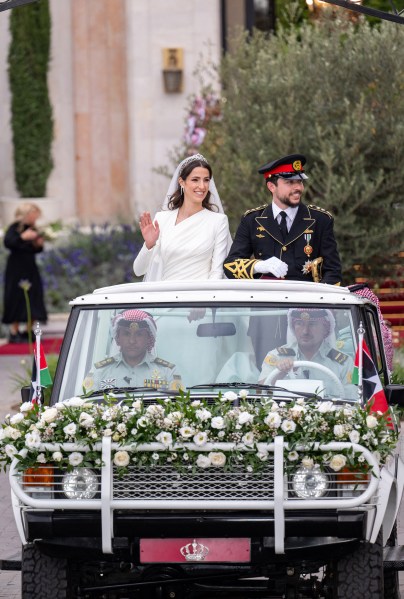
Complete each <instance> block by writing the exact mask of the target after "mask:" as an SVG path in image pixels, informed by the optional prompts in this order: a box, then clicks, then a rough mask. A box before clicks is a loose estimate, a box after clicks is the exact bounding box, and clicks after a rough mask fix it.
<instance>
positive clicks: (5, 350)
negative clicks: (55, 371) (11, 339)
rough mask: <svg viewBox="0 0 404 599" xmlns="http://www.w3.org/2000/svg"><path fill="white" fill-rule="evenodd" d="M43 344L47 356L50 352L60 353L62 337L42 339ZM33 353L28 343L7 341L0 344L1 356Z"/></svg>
mask: <svg viewBox="0 0 404 599" xmlns="http://www.w3.org/2000/svg"><path fill="white" fill-rule="evenodd" d="M34 342H35V341H34ZM41 344H42V347H43V350H44V352H45V356H46V355H49V354H58V353H59V351H60V346H61V345H62V339H61V338H60V339H57V338H54V337H51V338H49V339H47V338H45V339H41ZM30 353H32V349H31V351H30V347H29V344H28V343H5V344H4V345H0V356H29V354H30Z"/></svg>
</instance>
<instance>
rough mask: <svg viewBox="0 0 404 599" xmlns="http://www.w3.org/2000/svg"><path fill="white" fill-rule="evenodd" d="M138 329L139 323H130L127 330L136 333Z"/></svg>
mask: <svg viewBox="0 0 404 599" xmlns="http://www.w3.org/2000/svg"><path fill="white" fill-rule="evenodd" d="M138 329H139V323H138V322H131V323H130V325H129V330H130V331H137V330H138Z"/></svg>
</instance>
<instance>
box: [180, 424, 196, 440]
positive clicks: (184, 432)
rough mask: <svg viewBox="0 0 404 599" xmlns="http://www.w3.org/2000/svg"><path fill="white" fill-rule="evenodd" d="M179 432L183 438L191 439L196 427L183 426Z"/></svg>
mask: <svg viewBox="0 0 404 599" xmlns="http://www.w3.org/2000/svg"><path fill="white" fill-rule="evenodd" d="M179 433H180V435H181V437H182V438H183V439H189V438H190V437H192V436H193V435H195V429H194V428H192V426H182V427H181V428H180V430H179Z"/></svg>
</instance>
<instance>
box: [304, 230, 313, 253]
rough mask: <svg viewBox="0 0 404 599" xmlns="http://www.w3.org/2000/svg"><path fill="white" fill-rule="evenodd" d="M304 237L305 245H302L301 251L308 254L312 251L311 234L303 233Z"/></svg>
mask: <svg viewBox="0 0 404 599" xmlns="http://www.w3.org/2000/svg"><path fill="white" fill-rule="evenodd" d="M304 238H305V240H306V245H305V246H304V248H303V251H304V253H305V254H306V256H310V255H311V254H312V253H313V248H312V247H311V245H310V240H311V234H310V233H305V234H304Z"/></svg>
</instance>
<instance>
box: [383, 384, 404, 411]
mask: <svg viewBox="0 0 404 599" xmlns="http://www.w3.org/2000/svg"><path fill="white" fill-rule="evenodd" d="M384 392H385V394H386V399H387V402H388V403H389V404H390V405H393V406H398V407H400V408H404V385H386V386H385V388H384Z"/></svg>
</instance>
